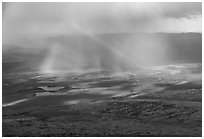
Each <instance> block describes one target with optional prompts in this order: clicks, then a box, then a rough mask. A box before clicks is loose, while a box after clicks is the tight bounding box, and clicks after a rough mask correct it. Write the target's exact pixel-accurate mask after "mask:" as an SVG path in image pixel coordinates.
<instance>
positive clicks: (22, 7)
mask: <svg viewBox="0 0 204 139" xmlns="http://www.w3.org/2000/svg"><path fill="white" fill-rule="evenodd" d="M201 6H202V4H201V3H4V4H3V42H5V43H7V42H9V41H10V40H12V39H14V38H15V39H21V38H25V37H33V36H38V37H39V36H53V35H54V36H57V35H73V34H81V33H88V34H98V33H118V32H119V33H120V32H146V33H149V32H151V33H152V32H176V33H180V32H202V7H201Z"/></svg>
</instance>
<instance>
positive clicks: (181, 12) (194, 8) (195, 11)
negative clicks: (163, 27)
mask: <svg viewBox="0 0 204 139" xmlns="http://www.w3.org/2000/svg"><path fill="white" fill-rule="evenodd" d="M161 7H162V9H163V11H164V16H166V17H173V18H182V17H187V18H188V17H189V16H190V15H201V14H202V3H201V2H181V3H180V2H173V3H161Z"/></svg>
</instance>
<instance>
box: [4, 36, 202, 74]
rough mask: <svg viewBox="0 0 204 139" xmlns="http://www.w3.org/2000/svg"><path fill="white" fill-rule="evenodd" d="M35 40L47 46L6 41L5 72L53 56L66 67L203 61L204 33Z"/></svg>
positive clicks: (32, 66) (56, 63) (123, 67)
mask: <svg viewBox="0 0 204 139" xmlns="http://www.w3.org/2000/svg"><path fill="white" fill-rule="evenodd" d="M33 40H34V41H41V42H44V44H43V47H40V46H37V47H35V45H34V44H26V45H22V46H11V45H3V48H7V47H8V48H9V49H3V52H2V62H3V72H10V71H12V70H17V71H18V70H19V71H22V70H29V71H30V70H37V69H39V66H41V65H42V64H43V62H46V59H51V60H50V61H51V62H52V63H51V65H50V66H51V68H54V69H62V70H67V69H69V68H70V67H75V68H82V69H88V68H94V67H98V68H103V69H106V68H107V69H114V70H115V69H116V70H117V69H121V70H127V69H131V68H135V67H137V66H140V65H143V64H144V65H149V64H153V65H155V64H160V65H161V64H172V63H195V62H196V63H200V62H202V34H201V33H150V34H145V33H143V34H142V33H139V34H133V33H121V34H118V33H113V34H99V35H87V34H86V35H79V36H53V37H47V38H39V39H33ZM34 41H33V43H35V42H34ZM29 43H32V41H30V42H29ZM29 45H30V46H32V47H29ZM50 61H49V62H50Z"/></svg>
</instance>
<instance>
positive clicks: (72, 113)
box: [2, 33, 202, 136]
mask: <svg viewBox="0 0 204 139" xmlns="http://www.w3.org/2000/svg"><path fill="white" fill-rule="evenodd" d="M109 35H110V34H109ZM123 35H124V34H123ZM123 35H113V34H112V35H110V36H106V35H104V36H103V35H101V36H100V37H101V39H104V40H106V42H108V38H109V39H110V40H114V39H113V38H115V39H116V40H120V38H124V36H123ZM157 35H158V36H160V35H161V34H157ZM111 37H112V38H111ZM160 37H166V38H168V39H167V40H169V42H172V44H171V47H169V48H168V50H169V53H168V54H169V55H168V57H169V61H166V63H164V64H163V65H160V66H155V65H153V66H150V65H149V66H144V67H138V68H129V67H128V68H127V67H126V66H125V65H126V63H125V60H124V61H122V63H120V64H119V65H120V66H121V67H123V66H125V68H121V69H122V70H120V71H115V70H113V69H112V68H111V65H110V66H109V65H105V66H104V65H103V62H105V63H106V61H108V60H109V59H112V53H111V52H110V53H107V57H106V58H107V59H105V60H104V61H103V60H101V61H102V64H101V65H102V67H105V68H101V70H98V71H88V70H84V71H83V72H78V71H75V72H74V71H72V72H68V71H63V72H56V73H41V72H40V71H39V65H41V64H42V61H43V60H44V59H46V54H47V53H48V52H47V48H43V49H41V48H36V49H33V50H32V51H31V48H21V47H20V48H19V49H11V50H8V51H4V52H3V65H2V67H3V76H2V78H3V84H2V88H3V91H2V102H3V104H2V105H3V106H2V111H3V113H2V134H3V136H201V135H202V64H201V57H202V51H201V49H202V46H201V44H199V43H200V42H201V41H200V40H201V34H194V33H189V34H165V35H164V34H162V35H161V36H160ZM48 39H50V38H48ZM55 39H56V40H54V39H53V38H52V41H59V42H61V43H64V45H62V48H63V47H65V46H66V45H65V44H67V43H71V40H70V41H67V38H66V37H65V38H63V37H59V38H55ZM61 39H62V40H61ZM78 39H79V38H78ZM68 40H69V39H68ZM76 40H77V39H76ZM76 40H75V41H76ZM80 40H81V39H80ZM81 41H82V40H81ZM89 41H90V40H88V41H87V40H86V39H85V40H83V43H84V45H90V44H91V45H99V44H97V43H95V42H92V41H90V42H89ZM76 42H77V41H76ZM76 42H72V43H73V44H75V43H76ZM191 42H192V43H191ZM194 42H196V43H194ZM198 42H199V43H198ZM109 43H110V44H111V42H109ZM195 47H196V48H195ZM22 50H23V51H22ZM100 51H108V50H107V49H106V48H104V47H103V48H102V50H100ZM100 51H97V52H100ZM184 51H186V52H185V53H184V54H183V55H180V52H184ZM85 53H86V52H85ZM92 56H94V55H92ZM101 57H102V56H101ZM114 57H115V56H114ZM116 57H117V56H116ZM65 59H66V58H65ZM172 61H174V62H172ZM91 65H92V64H91ZM127 65H131V64H129V63H128V64H127ZM120 66H119V67H120ZM113 67H114V66H113ZM62 68H64V67H62ZM126 68H127V69H126ZM84 69H87V68H84Z"/></svg>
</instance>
